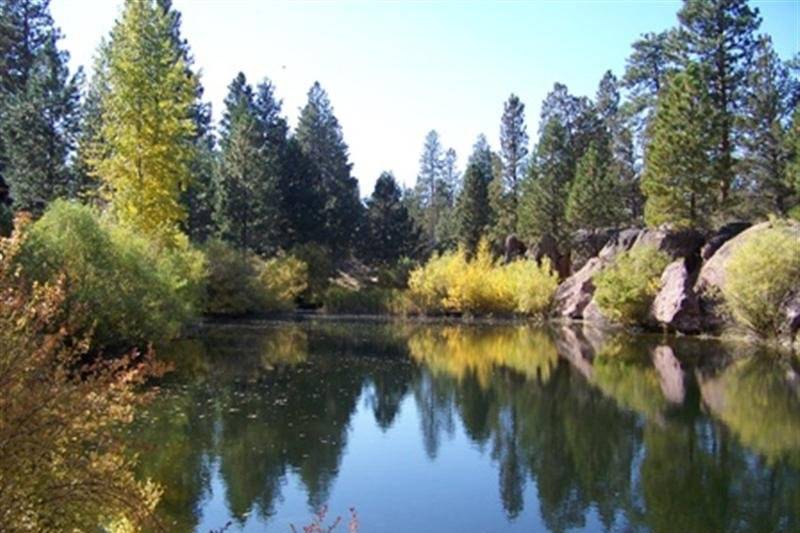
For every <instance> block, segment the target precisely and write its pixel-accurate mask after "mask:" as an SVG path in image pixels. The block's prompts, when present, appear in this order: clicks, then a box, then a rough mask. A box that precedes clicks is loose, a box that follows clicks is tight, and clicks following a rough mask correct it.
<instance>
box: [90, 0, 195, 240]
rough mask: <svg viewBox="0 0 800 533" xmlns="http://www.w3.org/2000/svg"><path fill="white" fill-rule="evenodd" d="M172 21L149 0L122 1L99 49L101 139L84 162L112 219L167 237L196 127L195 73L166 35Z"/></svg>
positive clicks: (180, 215) (179, 215)
mask: <svg viewBox="0 0 800 533" xmlns="http://www.w3.org/2000/svg"><path fill="white" fill-rule="evenodd" d="M172 22H174V21H173V20H172V19H171V18H170V17H168V16H167V13H165V12H164V10H163V9H161V8H160V7H159V6H158V5H156V3H155V2H154V1H153V0H127V1H126V2H125V7H124V9H123V12H122V16H121V18H120V19H119V20H118V21H117V23H116V25H115V26H114V29H113V31H112V32H111V40H110V42H109V45H108V47H107V48H105V49H103V50H102V52H104V53H106V54H107V57H106V65H107V72H106V73H105V76H106V82H107V84H108V90H107V91H104V92H103V93H102V102H101V106H100V108H101V113H102V115H101V123H102V124H101V128H100V136H99V138H100V139H102V143H101V144H99V145H97V146H95V147H94V148H93V150H92V151H93V154H92V157H91V160H90V164H91V165H92V167H93V172H94V174H95V175H96V176H98V177H99V178H101V179H102V180H103V182H104V184H105V188H106V192H107V194H109V196H110V200H111V203H112V205H113V207H114V211H115V213H116V214H117V216H118V217H119V218H120V220H121V221H122V222H123V223H125V224H129V225H131V226H132V227H134V228H136V229H137V230H138V231H141V232H143V233H145V234H146V235H148V236H153V237H157V238H160V239H165V240H166V241H167V242H168V241H170V240H171V239H172V238H174V236H175V234H176V232H177V231H178V225H179V224H180V223H181V222H182V221H183V220H184V217H185V212H184V210H183V207H182V206H181V204H180V201H179V195H180V192H181V191H182V190H184V189H185V188H186V187H187V186H188V185H189V183H190V178H191V175H190V173H189V170H190V168H189V162H190V160H191V158H192V152H193V146H192V140H193V138H194V136H195V134H196V131H195V124H194V122H193V120H192V118H191V110H192V108H193V105H194V103H195V98H196V94H197V83H198V82H197V78H196V77H195V76H193V75H191V73H189V72H188V69H187V65H186V63H185V61H184V59H183V55H184V54H183V51H182V50H181V49H180V47H179V46H178V44H177V43H176V42H175V39H174V31H173V27H172Z"/></svg>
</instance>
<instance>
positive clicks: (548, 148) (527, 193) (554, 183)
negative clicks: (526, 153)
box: [519, 117, 574, 245]
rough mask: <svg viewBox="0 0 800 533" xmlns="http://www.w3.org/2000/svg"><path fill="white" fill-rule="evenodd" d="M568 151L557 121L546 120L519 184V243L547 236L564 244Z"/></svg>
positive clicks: (570, 168) (570, 172) (565, 133)
mask: <svg viewBox="0 0 800 533" xmlns="http://www.w3.org/2000/svg"><path fill="white" fill-rule="evenodd" d="M571 151H572V147H571V146H570V139H569V132H568V131H567V128H566V127H565V126H564V124H563V123H562V122H561V120H559V119H558V118H557V117H553V118H551V119H549V121H548V122H547V123H546V124H545V126H544V128H543V130H542V132H541V134H540V137H539V142H538V144H537V146H536V152H535V159H534V161H533V163H532V164H531V166H530V167H529V170H528V177H527V179H526V180H525V182H524V184H523V191H522V198H521V201H520V205H519V230H520V234H521V236H522V238H523V240H526V241H531V242H532V241H534V240H536V239H539V238H542V237H544V236H546V235H549V236H551V237H552V238H553V239H555V240H556V242H557V243H559V244H560V245H565V244H566V243H567V242H568V239H569V235H568V233H567V227H566V226H567V225H566V223H565V212H564V211H565V208H566V200H567V199H566V196H567V191H568V190H569V185H570V183H571V181H572V177H573V173H574V169H573V166H572V155H571Z"/></svg>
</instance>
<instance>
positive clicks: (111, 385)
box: [0, 235, 160, 531]
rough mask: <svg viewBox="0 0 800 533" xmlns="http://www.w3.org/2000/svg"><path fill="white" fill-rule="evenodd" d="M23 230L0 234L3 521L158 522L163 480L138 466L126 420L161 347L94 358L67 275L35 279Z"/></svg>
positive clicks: (30, 524)
mask: <svg viewBox="0 0 800 533" xmlns="http://www.w3.org/2000/svg"><path fill="white" fill-rule="evenodd" d="M20 239H22V236H21V235H15V236H14V238H13V239H5V240H0V301H2V302H3V312H2V313H0V377H1V379H0V473H1V474H0V477H1V478H2V490H0V523H1V524H2V529H3V530H4V531H9V530H10V531H108V530H116V529H115V528H117V527H120V528H121V527H127V528H129V529H130V530H134V529H135V530H139V529H145V528H147V527H148V526H154V525H156V524H154V517H153V510H154V508H155V505H156V503H157V501H158V498H159V495H160V490H159V489H158V487H156V486H155V485H153V484H152V483H150V482H148V481H138V480H137V479H136V477H135V475H134V470H135V466H136V465H135V456H134V455H133V454H131V453H130V450H128V449H127V448H126V446H125V445H124V442H123V439H122V435H123V432H122V431H120V429H121V426H124V425H126V424H129V423H130V422H131V420H132V418H133V415H134V412H135V410H136V409H137V408H138V407H140V406H141V405H142V404H143V403H144V401H146V400H147V399H148V398H149V394H142V393H141V392H140V391H139V390H138V389H139V387H140V385H141V384H142V383H143V382H144V381H145V380H146V379H147V378H148V377H150V376H154V375H157V374H158V372H157V367H156V366H155V365H154V363H153V361H152V357H151V356H150V355H148V356H144V357H143V356H138V355H137V354H135V353H134V354H130V355H128V356H126V357H122V358H118V359H114V360H100V361H97V360H95V361H94V362H93V363H91V364H88V365H87V364H86V361H87V360H88V357H87V352H88V350H89V348H90V346H91V342H90V341H91V339H90V338H89V337H88V336H85V335H84V334H83V333H82V332H81V331H79V330H76V329H75V327H76V326H80V325H81V324H83V323H85V321H84V320H81V319H80V317H81V316H82V315H83V313H84V312H87V313H93V312H94V310H93V309H91V308H88V307H86V308H81V307H76V306H75V305H74V304H73V303H70V302H69V299H70V290H69V288H68V286H67V283H66V279H65V278H64V277H63V276H55V281H53V282H52V283H50V282H47V283H44V284H34V283H30V282H29V280H28V279H26V278H25V276H24V272H20V271H19V269H18V266H19V261H18V259H19V257H18V255H17V254H18V253H20V245H21V244H24V243H21V242H20Z"/></svg>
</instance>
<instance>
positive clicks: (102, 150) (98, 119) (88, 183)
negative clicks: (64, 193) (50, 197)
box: [73, 39, 110, 200]
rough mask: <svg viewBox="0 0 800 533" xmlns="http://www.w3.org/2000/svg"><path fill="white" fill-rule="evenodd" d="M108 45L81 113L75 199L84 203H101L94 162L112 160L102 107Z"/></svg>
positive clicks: (98, 57)
mask: <svg viewBox="0 0 800 533" xmlns="http://www.w3.org/2000/svg"><path fill="white" fill-rule="evenodd" d="M109 90H110V89H109V84H108V42H107V41H106V40H105V39H103V40H102V41H101V42H100V46H99V47H98V50H97V53H96V55H95V57H94V68H93V69H92V78H91V80H90V82H89V84H88V87H87V89H86V94H85V96H84V98H83V105H82V106H81V113H80V131H79V133H78V139H77V150H76V156H75V161H74V164H73V174H74V192H73V195H74V196H75V197H78V198H82V199H84V200H89V199H94V200H96V199H97V196H98V194H97V192H98V189H99V187H100V180H98V179H97V176H95V175H94V170H93V165H92V161H93V160H95V159H97V158H106V157H109V155H110V154H109V153H108V147H107V145H106V143H105V142H104V141H103V138H102V130H103V111H102V105H103V102H104V101H105V99H106V97H107V95H108V91H109Z"/></svg>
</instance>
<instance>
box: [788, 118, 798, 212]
mask: <svg viewBox="0 0 800 533" xmlns="http://www.w3.org/2000/svg"><path fill="white" fill-rule="evenodd" d="M785 142H786V151H787V153H788V154H789V163H788V164H787V165H786V184H787V185H788V186H789V187H794V192H795V194H797V195H799V196H800V105H798V106H796V107H795V110H794V117H793V118H792V123H791V125H790V126H789V132H788V133H787V134H786V140H785Z"/></svg>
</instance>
